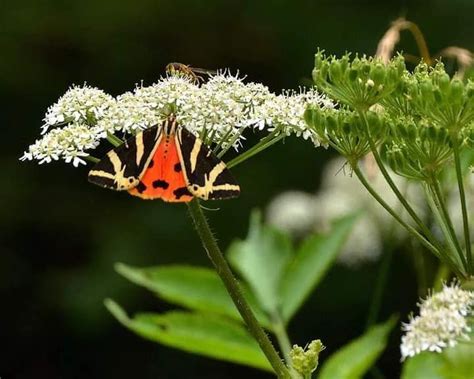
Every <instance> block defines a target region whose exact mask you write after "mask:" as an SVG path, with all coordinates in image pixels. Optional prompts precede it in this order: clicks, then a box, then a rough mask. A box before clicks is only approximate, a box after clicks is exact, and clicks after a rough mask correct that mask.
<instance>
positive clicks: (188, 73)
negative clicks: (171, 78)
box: [165, 62, 217, 84]
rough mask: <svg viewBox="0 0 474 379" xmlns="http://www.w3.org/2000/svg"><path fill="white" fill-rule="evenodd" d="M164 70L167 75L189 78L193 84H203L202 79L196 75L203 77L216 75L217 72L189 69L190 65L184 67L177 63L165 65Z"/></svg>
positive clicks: (182, 64) (195, 68)
mask: <svg viewBox="0 0 474 379" xmlns="http://www.w3.org/2000/svg"><path fill="white" fill-rule="evenodd" d="M165 70H166V73H167V74H168V75H177V76H184V77H187V78H190V79H191V80H192V81H193V83H195V84H199V83H200V82H204V78H203V77H202V76H201V75H198V74H203V75H216V74H217V71H214V70H207V69H205V68H197V67H191V66H190V65H186V64H184V63H178V62H171V63H168V64H167V65H166V68H165Z"/></svg>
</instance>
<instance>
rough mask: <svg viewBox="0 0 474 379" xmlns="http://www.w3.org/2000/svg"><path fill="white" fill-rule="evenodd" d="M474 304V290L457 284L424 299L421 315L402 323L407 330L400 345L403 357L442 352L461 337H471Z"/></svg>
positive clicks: (461, 338) (466, 338) (404, 329)
mask: <svg viewBox="0 0 474 379" xmlns="http://www.w3.org/2000/svg"><path fill="white" fill-rule="evenodd" d="M473 306H474V292H472V291H466V290H463V289H461V288H460V287H459V285H458V284H456V283H453V284H451V285H450V286H446V285H444V286H443V290H442V291H440V292H438V293H436V294H433V295H431V296H429V297H428V298H426V299H425V300H423V301H422V302H421V304H419V307H420V314H419V316H416V317H411V320H410V322H408V323H406V324H403V325H402V330H403V331H404V332H406V333H405V335H404V336H403V337H402V343H401V346H400V350H401V354H402V360H404V359H406V358H407V357H413V356H414V355H416V354H419V353H421V352H422V351H433V352H438V353H440V352H441V351H442V350H443V349H444V348H446V347H452V346H455V345H456V344H457V343H458V342H459V341H460V340H469V339H470V337H469V333H470V332H471V327H472V325H470V321H469V320H470V318H471V319H472V316H473Z"/></svg>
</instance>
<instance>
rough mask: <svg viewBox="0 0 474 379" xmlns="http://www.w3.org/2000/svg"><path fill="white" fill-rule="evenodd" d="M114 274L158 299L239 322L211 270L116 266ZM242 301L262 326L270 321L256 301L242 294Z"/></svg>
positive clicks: (225, 293) (236, 313) (227, 296)
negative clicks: (243, 300)
mask: <svg viewBox="0 0 474 379" xmlns="http://www.w3.org/2000/svg"><path fill="white" fill-rule="evenodd" d="M115 268H116V270H117V272H119V273H120V274H121V275H123V276H124V277H125V278H127V279H128V280H130V281H131V282H133V283H135V284H138V285H140V286H143V287H145V288H147V289H149V290H150V291H152V292H155V293H156V294H157V295H158V296H159V297H160V298H162V299H164V300H166V301H168V302H170V303H173V304H178V305H181V306H183V307H186V308H189V309H193V310H198V311H204V312H214V313H217V314H221V315H225V316H229V317H232V318H234V319H236V320H241V317H240V314H239V312H238V311H237V308H236V307H235V305H234V303H233V302H232V299H231V298H230V296H229V294H228V293H227V291H226V289H225V287H224V285H223V284H222V281H221V279H220V278H219V276H218V275H217V273H216V272H215V271H214V270H211V269H208V268H204V267H192V266H179V265H174V266H161V267H149V268H136V267H131V266H127V265H125V264H122V263H118V264H117V265H116V266H115ZM243 292H244V295H245V298H246V299H247V300H248V301H249V303H250V306H251V308H252V310H253V311H254V313H255V314H256V316H257V319H258V320H259V321H260V323H261V324H262V325H263V326H266V327H268V326H269V324H270V323H269V321H268V319H267V317H266V316H265V315H264V314H263V312H262V311H261V310H260V309H259V308H258V306H257V305H256V301H255V299H254V298H252V296H251V295H250V294H249V291H243Z"/></svg>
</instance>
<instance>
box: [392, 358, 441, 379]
mask: <svg viewBox="0 0 474 379" xmlns="http://www.w3.org/2000/svg"><path fill="white" fill-rule="evenodd" d="M443 364H444V362H443V358H442V357H441V356H440V354H438V353H429V352H426V353H421V354H417V355H415V356H414V357H413V358H408V359H407V360H406V361H405V363H404V364H403V371H402V376H401V378H402V379H419V378H423V377H426V378H430V379H445V377H444V376H442V375H441V368H442V366H443Z"/></svg>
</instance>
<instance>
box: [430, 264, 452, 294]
mask: <svg viewBox="0 0 474 379" xmlns="http://www.w3.org/2000/svg"><path fill="white" fill-rule="evenodd" d="M450 275H451V270H450V269H449V267H448V266H446V265H445V264H443V263H440V265H439V267H438V271H437V272H436V275H435V279H434V281H433V286H432V287H433V289H434V290H435V292H438V291H441V290H442V288H443V283H447V281H448V279H449V277H450Z"/></svg>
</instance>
